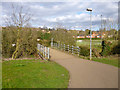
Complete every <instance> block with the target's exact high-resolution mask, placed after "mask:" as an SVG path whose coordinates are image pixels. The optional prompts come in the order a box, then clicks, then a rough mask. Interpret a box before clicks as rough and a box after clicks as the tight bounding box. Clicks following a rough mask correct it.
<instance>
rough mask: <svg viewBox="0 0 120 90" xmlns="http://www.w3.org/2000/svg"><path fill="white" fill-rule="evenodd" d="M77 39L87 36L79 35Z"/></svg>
mask: <svg viewBox="0 0 120 90" xmlns="http://www.w3.org/2000/svg"><path fill="white" fill-rule="evenodd" d="M77 38H85V36H84V35H79V36H77Z"/></svg>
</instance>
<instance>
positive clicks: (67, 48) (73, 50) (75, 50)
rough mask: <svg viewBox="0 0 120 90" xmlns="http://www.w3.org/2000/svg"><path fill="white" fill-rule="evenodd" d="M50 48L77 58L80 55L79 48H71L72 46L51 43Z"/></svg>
mask: <svg viewBox="0 0 120 90" xmlns="http://www.w3.org/2000/svg"><path fill="white" fill-rule="evenodd" d="M52 47H53V48H57V49H60V50H63V51H66V52H68V53H72V54H77V55H78V56H79V55H80V48H79V46H73V45H72V46H70V45H65V44H59V43H53V45H52Z"/></svg>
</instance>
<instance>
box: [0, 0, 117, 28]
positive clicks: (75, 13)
mask: <svg viewBox="0 0 120 90" xmlns="http://www.w3.org/2000/svg"><path fill="white" fill-rule="evenodd" d="M12 3H13V4H14V5H15V6H16V5H17V7H19V6H21V5H22V6H23V7H24V9H25V11H26V10H27V9H29V10H27V12H30V13H31V14H32V15H33V16H32V21H31V25H32V26H33V27H40V26H44V25H45V26H47V27H55V26H56V25H58V24H61V25H62V26H64V27H65V28H67V29H74V28H75V29H83V30H84V29H86V28H88V29H89V27H90V13H89V12H87V11H86V9H87V8H92V9H93V12H92V29H93V30H98V29H99V28H100V25H101V17H100V16H101V14H102V15H103V19H105V18H106V19H112V20H114V21H116V20H117V19H118V3H117V2H2V4H0V6H2V26H4V18H6V17H10V13H11V4H12Z"/></svg>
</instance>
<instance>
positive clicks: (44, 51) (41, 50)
mask: <svg viewBox="0 0 120 90" xmlns="http://www.w3.org/2000/svg"><path fill="white" fill-rule="evenodd" d="M37 50H38V54H39V55H40V57H41V58H42V59H44V60H49V59H50V49H49V48H48V47H45V46H43V45H41V44H37Z"/></svg>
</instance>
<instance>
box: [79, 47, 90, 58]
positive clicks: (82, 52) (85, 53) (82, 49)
mask: <svg viewBox="0 0 120 90" xmlns="http://www.w3.org/2000/svg"><path fill="white" fill-rule="evenodd" d="M79 47H80V55H82V56H89V55H90V49H89V48H88V47H86V46H79Z"/></svg>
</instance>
